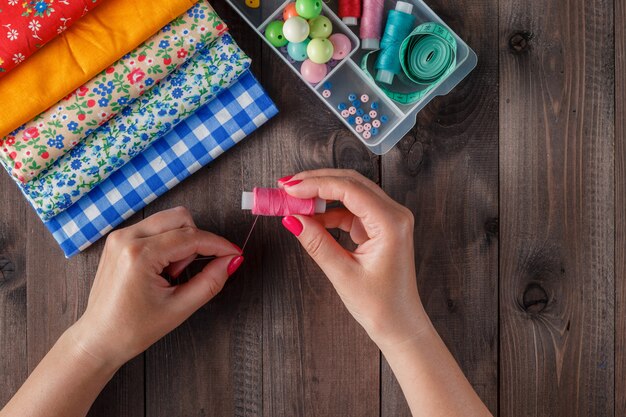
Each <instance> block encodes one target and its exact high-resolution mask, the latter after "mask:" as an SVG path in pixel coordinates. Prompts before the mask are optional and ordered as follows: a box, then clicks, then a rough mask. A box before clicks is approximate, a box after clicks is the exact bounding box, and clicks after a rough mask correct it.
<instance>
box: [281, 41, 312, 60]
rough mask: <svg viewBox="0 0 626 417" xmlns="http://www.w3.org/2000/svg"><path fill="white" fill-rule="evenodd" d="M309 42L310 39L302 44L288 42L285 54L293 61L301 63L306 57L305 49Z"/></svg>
mask: <svg viewBox="0 0 626 417" xmlns="http://www.w3.org/2000/svg"><path fill="white" fill-rule="evenodd" d="M310 42H311V40H310V39H305V40H304V41H303V42H299V43H294V42H289V45H287V53H288V54H289V56H290V57H291V59H293V60H294V61H298V62H302V61H304V60H305V59H307V57H308V55H307V53H306V47H307V46H308V45H309V43H310Z"/></svg>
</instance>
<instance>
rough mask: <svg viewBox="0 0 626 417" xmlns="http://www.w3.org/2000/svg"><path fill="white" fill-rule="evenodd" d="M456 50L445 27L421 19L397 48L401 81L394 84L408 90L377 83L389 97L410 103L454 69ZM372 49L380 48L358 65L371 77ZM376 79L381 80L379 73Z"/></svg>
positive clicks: (402, 102) (403, 102) (366, 56)
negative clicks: (421, 22) (392, 88)
mask: <svg viewBox="0 0 626 417" xmlns="http://www.w3.org/2000/svg"><path fill="white" fill-rule="evenodd" d="M456 50H457V45H456V41H455V39H454V36H453V35H452V33H451V32H450V31H449V30H448V29H446V28H445V27H443V26H441V25H439V24H437V23H433V22H428V23H423V24H421V25H419V26H418V27H416V28H415V29H414V30H413V32H411V33H410V34H409V35H408V36H407V37H406V38H405V39H404V40H403V41H402V43H401V45H400V49H399V51H398V59H399V63H400V67H401V69H402V71H401V73H400V74H399V75H400V77H399V78H400V79H401V81H402V82H401V83H399V85H395V86H394V87H398V86H400V85H402V86H404V89H405V90H406V89H408V90H410V91H406V92H404V91H396V90H395V89H394V90H391V89H390V88H387V87H385V86H383V85H380V84H379V85H378V86H379V87H380V89H381V90H382V91H383V92H384V93H385V94H386V95H387V96H388V97H389V98H391V99H392V100H394V101H396V102H398V103H400V104H405V105H409V104H413V103H415V102H417V101H419V100H421V99H422V98H423V97H424V96H425V95H426V94H428V93H429V92H430V91H431V90H432V89H433V88H434V87H435V86H436V85H437V84H439V82H441V81H442V80H443V79H445V78H446V77H447V76H448V75H449V74H450V73H452V72H453V71H454V69H455V68H456ZM375 53H380V52H376V51H375V52H370V53H368V54H366V55H364V56H363V59H362V61H361V69H362V70H363V71H364V72H365V73H366V74H367V75H368V76H369V77H370V78H373V77H372V75H371V72H370V67H369V66H368V62H369V58H370V57H372V56H373V54H375ZM377 62H378V61H377ZM376 80H377V81H380V80H378V77H377V79H376ZM415 87H418V88H417V89H416V88H415Z"/></svg>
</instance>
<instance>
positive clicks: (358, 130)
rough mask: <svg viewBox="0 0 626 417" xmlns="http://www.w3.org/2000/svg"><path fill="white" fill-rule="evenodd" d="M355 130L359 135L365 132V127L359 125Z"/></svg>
mask: <svg viewBox="0 0 626 417" xmlns="http://www.w3.org/2000/svg"><path fill="white" fill-rule="evenodd" d="M354 129H355V130H356V132H357V133H361V132H363V126H362V125H357V127H355V128H354Z"/></svg>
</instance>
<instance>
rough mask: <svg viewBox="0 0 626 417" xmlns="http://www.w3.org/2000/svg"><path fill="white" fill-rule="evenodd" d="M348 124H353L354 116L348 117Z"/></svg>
mask: <svg viewBox="0 0 626 417" xmlns="http://www.w3.org/2000/svg"><path fill="white" fill-rule="evenodd" d="M348 123H350V124H351V125H353V124H354V116H350V117H348Z"/></svg>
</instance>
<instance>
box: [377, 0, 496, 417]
mask: <svg viewBox="0 0 626 417" xmlns="http://www.w3.org/2000/svg"><path fill="white" fill-rule="evenodd" d="M429 5H430V6H431V7H433V9H434V10H435V12H436V13H438V14H439V16H441V17H442V18H443V19H444V20H445V21H446V22H447V23H448V24H449V25H450V26H451V27H452V29H453V30H455V31H456V32H457V33H458V34H459V36H461V37H462V38H463V39H466V40H467V42H468V44H469V45H470V46H471V47H472V48H474V49H475V51H476V52H477V54H478V56H479V63H478V67H477V68H476V69H475V70H474V71H473V72H472V73H471V74H470V76H469V77H468V79H467V80H465V81H464V82H463V83H462V84H461V85H460V86H458V87H457V88H456V89H454V90H453V91H452V92H451V93H450V94H449V95H448V96H446V97H438V98H436V99H435V100H434V101H433V102H432V103H431V104H430V105H428V106H427V107H426V108H425V109H424V110H423V111H422V112H421V113H420V115H419V116H418V119H417V125H416V127H415V128H414V129H413V131H412V132H411V133H410V134H409V135H408V136H407V137H406V138H405V139H404V140H403V141H402V142H401V143H400V144H399V145H398V147H397V148H395V149H393V150H392V151H391V152H389V153H388V154H387V155H385V156H384V157H383V159H382V169H383V171H382V172H383V175H382V185H383V188H384V190H385V191H387V192H388V193H389V194H390V195H391V196H392V197H393V198H394V199H396V200H397V201H399V202H401V203H402V204H404V205H406V206H407V207H409V208H410V209H411V210H412V211H413V213H414V215H415V219H416V221H415V225H416V226H415V257H416V265H417V279H418V286H419V290H420V296H421V298H422V301H423V303H424V305H425V307H426V310H427V312H428V314H429V316H430V318H431V320H432V321H433V323H434V325H435V327H436V328H437V330H438V331H439V333H440V334H441V336H442V338H443V340H444V341H445V342H446V344H447V345H448V347H449V348H450V350H451V351H452V353H453V355H454V357H455V358H456V359H457V361H458V362H459V363H460V365H461V368H462V369H463V370H464V372H465V374H466V375H467V377H468V379H469V380H470V382H471V383H472V384H473V386H474V388H475V389H476V390H477V391H478V393H479V395H480V396H481V398H482V399H483V401H484V402H485V403H486V404H487V406H488V407H489V409H490V410H491V411H492V412H494V413H496V412H497V398H498V385H497V384H498V378H497V374H498V362H497V361H498V357H497V356H498V351H497V349H498V293H497V288H498V89H497V88H498V86H497V79H498V55H497V7H498V6H497V1H495V0H481V1H478V2H476V1H467V2H463V1H462V2H460V3H459V2H458V1H445V0H440V1H435V2H430V3H429ZM382 381H383V384H382V391H381V401H382V416H390V417H391V416H394V417H396V416H410V412H409V410H408V407H407V405H406V401H405V400H404V397H403V395H402V392H401V391H400V388H399V386H398V384H397V382H396V380H395V377H394V376H393V374H392V373H391V370H390V369H389V367H388V365H387V363H386V362H385V361H383V366H382Z"/></svg>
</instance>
